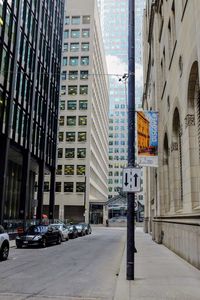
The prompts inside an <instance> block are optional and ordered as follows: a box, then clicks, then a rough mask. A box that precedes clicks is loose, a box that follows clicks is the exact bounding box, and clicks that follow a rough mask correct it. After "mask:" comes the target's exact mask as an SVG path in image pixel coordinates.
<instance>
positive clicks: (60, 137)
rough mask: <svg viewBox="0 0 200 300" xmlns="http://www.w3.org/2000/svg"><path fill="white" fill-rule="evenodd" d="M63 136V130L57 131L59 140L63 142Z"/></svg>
mask: <svg viewBox="0 0 200 300" xmlns="http://www.w3.org/2000/svg"><path fill="white" fill-rule="evenodd" d="M63 137H64V134H63V132H59V135H58V139H59V142H63Z"/></svg>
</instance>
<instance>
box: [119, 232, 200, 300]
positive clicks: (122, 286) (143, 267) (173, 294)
mask: <svg viewBox="0 0 200 300" xmlns="http://www.w3.org/2000/svg"><path fill="white" fill-rule="evenodd" d="M135 236H136V249H137V253H136V254H135V280H131V281H127V280H126V249H125V251H124V255H123V259H122V263H121V267H120V273H119V277H118V281H117V286H116V293H115V298H114V300H138V299H139V300H142V299H145V300H149V299H150V300H199V299H200V271H199V270H198V269H196V268H194V267H193V266H191V265H190V264H189V263H187V262H186V261H185V260H183V259H182V258H180V257H179V256H177V255H176V254H175V253H173V252H172V251H170V250H169V249H167V248H166V247H165V246H163V245H158V244H157V243H155V242H153V241H152V239H151V236H150V235H148V234H145V233H143V228H137V229H136V235H135Z"/></svg>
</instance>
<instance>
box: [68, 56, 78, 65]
mask: <svg viewBox="0 0 200 300" xmlns="http://www.w3.org/2000/svg"><path fill="white" fill-rule="evenodd" d="M69 65H70V66H78V56H71V57H70V59H69Z"/></svg>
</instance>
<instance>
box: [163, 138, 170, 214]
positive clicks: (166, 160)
mask: <svg viewBox="0 0 200 300" xmlns="http://www.w3.org/2000/svg"><path fill="white" fill-rule="evenodd" d="M163 198H164V210H165V212H169V210H170V184H169V146H168V137H167V134H166V133H165V137H164V146H163Z"/></svg>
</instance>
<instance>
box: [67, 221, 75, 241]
mask: <svg viewBox="0 0 200 300" xmlns="http://www.w3.org/2000/svg"><path fill="white" fill-rule="evenodd" d="M67 227H68V230H69V233H68V235H69V238H70V239H74V238H77V237H78V230H77V228H76V226H75V225H71V224H67Z"/></svg>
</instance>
